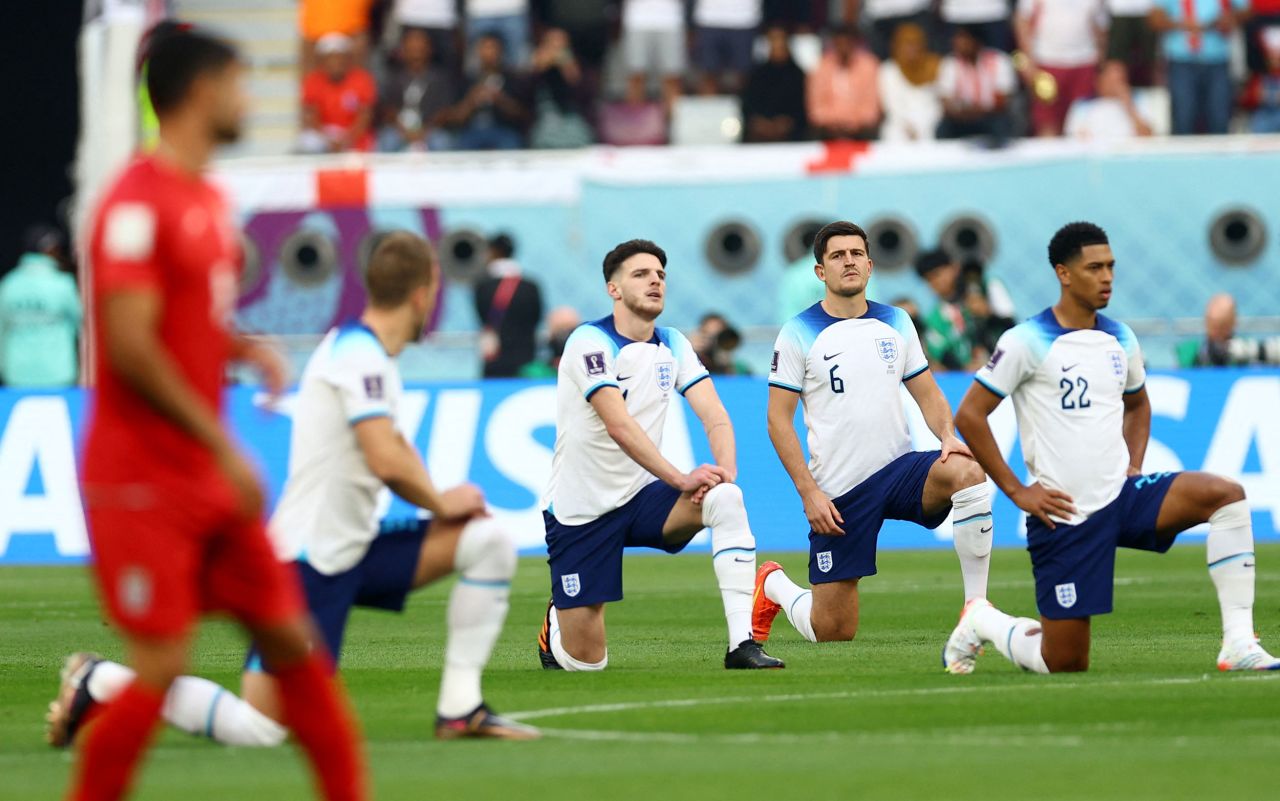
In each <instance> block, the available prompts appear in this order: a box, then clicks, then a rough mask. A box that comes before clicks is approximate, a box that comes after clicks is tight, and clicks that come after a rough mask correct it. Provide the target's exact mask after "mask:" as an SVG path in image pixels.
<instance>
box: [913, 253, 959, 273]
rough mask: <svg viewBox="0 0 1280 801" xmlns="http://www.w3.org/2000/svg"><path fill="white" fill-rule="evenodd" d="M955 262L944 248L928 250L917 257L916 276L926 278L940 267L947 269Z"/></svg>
mask: <svg viewBox="0 0 1280 801" xmlns="http://www.w3.org/2000/svg"><path fill="white" fill-rule="evenodd" d="M954 261H955V259H953V258H951V254H949V253H947V252H946V251H945V250H943V249H942V248H934V249H933V250H926V251H924V252H923V253H921V254H920V255H919V256H916V275H918V276H920V277H921V278H924V277H925V276H927V275H928V274H929V273H931V272H933V271H934V270H936V269H938V268H939V267H946V266H947V265H948V264H951V263H953V262H954Z"/></svg>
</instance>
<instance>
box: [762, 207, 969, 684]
mask: <svg viewBox="0 0 1280 801" xmlns="http://www.w3.org/2000/svg"><path fill="white" fill-rule="evenodd" d="M868 250H869V248H868V247H867V234H866V232H865V231H863V230H862V228H860V227H859V226H857V225H854V224H853V223H851V222H833V223H831V224H830V225H827V226H824V227H823V228H822V230H821V231H819V232H818V235H817V237H816V238H815V239H814V243H813V255H814V259H815V262H816V264H815V267H814V271H815V273H816V274H817V277H818V278H819V279H820V280H821V281H823V282H824V283H825V284H826V287H827V288H826V296H825V297H824V298H823V299H822V300H821V301H820V302H818V303H815V304H814V305H813V306H810V307H809V308H808V309H806V310H805V311H803V312H801V313H800V314H798V315H796V316H795V317H793V318H792V319H791V320H790V321H788V322H787V323H786V324H785V325H784V326H783V327H782V331H781V332H780V333H779V335H778V342H777V344H776V345H775V346H774V348H775V349H774V352H773V365H772V367H771V369H770V371H769V412H768V424H769V439H770V440H771V441H772V442H773V447H774V449H775V450H777V452H778V458H779V459H780V460H781V461H782V465H783V467H785V468H786V470H787V473H788V474H789V475H790V476H791V480H792V481H793V482H794V483H795V485H796V491H797V492H799V493H800V499H801V501H803V503H804V512H805V517H807V518H808V521H809V526H810V532H809V583H810V585H812V589H811V590H806V589H803V588H801V587H799V586H798V585H796V584H795V583H794V582H792V581H791V579H789V578H788V577H787V575H786V573H785V572H784V571H783V570H782V566H781V565H779V564H778V563H777V562H765V563H764V564H763V565H761V566H760V571H759V573H758V574H757V575H756V583H755V598H754V603H753V614H752V618H753V621H752V631H753V636H754V638H755V639H757V640H761V641H763V640H766V639H767V638H768V636H769V630H770V627H771V626H772V625H773V620H774V618H775V617H776V616H777V614H778V612H779V611H783V612H784V613H785V614H786V615H787V618H788V619H789V620H790V621H791V625H793V626H795V628H796V631H798V632H800V635H801V636H802V637H804V638H805V639H806V640H809V641H810V642H828V641H833V640H852V639H853V638H854V635H855V634H857V631H858V582H859V581H860V580H861V579H862V578H863V577H865V576H873V575H875V573H876V543H877V540H878V538H879V533H880V528H881V526H883V525H884V521H885V520H908V521H911V522H913V523H917V524H919V525H921V526H924V527H925V528H936V527H937V526H939V525H940V524H941V523H942V522H943V521H944V520H946V519H947V515H948V514H949V513H951V512H952V510H954V511H955V519H954V522H953V524H952V526H953V532H954V538H955V548H956V552H957V554H959V556H960V567H961V572H962V575H963V579H964V597H965V601H966V602H969V601H972V600H974V599H979V598H985V597H986V594H987V574H988V570H989V567H990V559H991V541H992V523H991V493H990V491H989V490H988V489H987V486H986V476H984V475H983V474H982V469H981V468H980V467H978V463H977V462H975V461H974V460H973V458H972V456H971V454H970V453H969V449H968V448H966V447H965V445H964V443H962V442H961V441H960V440H959V439H958V438H957V437H956V435H955V430H954V429H953V427H952V421H951V408H950V407H949V406H948V405H947V399H946V398H945V397H944V396H943V394H942V390H941V389H939V388H938V384H937V382H936V381H934V379H933V374H932V373H931V372H930V371H929V364H928V362H927V361H926V360H925V356H924V352H923V351H922V350H921V347H920V339H919V336H918V335H917V334H916V329H915V325H914V324H913V323H912V322H911V318H910V316H908V314H907V313H906V312H905V311H903V310H902V309H899V308H897V307H894V306H886V305H884V304H882V303H876V302H874V301H870V300H867V297H866V292H865V290H866V286H867V282H868V280H869V279H870V278H871V271H872V269H873V267H874V263H873V261H872V258H871V254H870V253H869V252H868ZM903 386H906V388H907V392H909V393H911V397H912V398H913V399H914V400H915V402H916V403H917V404H918V405H919V407H920V412H921V414H923V415H924V420H925V422H926V423H927V424H928V426H929V430H930V431H932V432H933V433H934V436H936V437H938V439H939V440H940V441H941V447H940V450H936V451H913V450H911V435H910V433H909V432H908V430H907V419H906V415H905V413H904V411H903V405H902V396H901V387H903ZM801 400H803V401H804V421H805V426H806V427H807V428H808V430H809V462H808V464H806V463H805V459H804V451H803V450H802V449H801V447H800V439H799V438H798V437H797V436H796V430H795V414H796V403H797V402H798V401H801ZM971 667H972V662H969V663H968V664H967V665H966V664H958V665H956V666H955V668H954V672H957V673H963V672H967V670H966V668H971Z"/></svg>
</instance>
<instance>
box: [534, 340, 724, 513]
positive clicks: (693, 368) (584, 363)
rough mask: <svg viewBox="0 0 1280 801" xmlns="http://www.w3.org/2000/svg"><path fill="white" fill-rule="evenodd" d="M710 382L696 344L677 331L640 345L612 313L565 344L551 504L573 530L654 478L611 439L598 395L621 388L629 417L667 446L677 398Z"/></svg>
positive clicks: (545, 499) (547, 498) (559, 378)
mask: <svg viewBox="0 0 1280 801" xmlns="http://www.w3.org/2000/svg"><path fill="white" fill-rule="evenodd" d="M707 377H708V373H707V370H706V368H704V367H703V366H702V362H700V361H698V356H697V354H696V353H694V352H693V346H692V345H690V344H689V340H688V339H686V338H685V336H684V334H682V333H680V332H679V331H677V330H675V329H674V328H657V329H655V330H654V334H653V338H652V339H650V340H649V341H648V342H636V341H635V340H632V339H627V338H626V337H624V336H622V335H621V334H619V333H618V329H617V328H616V327H615V326H614V323H613V316H612V315H610V316H608V317H605V318H603V319H601V320H596V321H594V322H590V323H585V324H583V325H581V326H579V327H578V328H577V329H576V330H574V332H573V333H572V334H570V335H569V340H568V342H566V343H565V347H564V356H563V357H561V359H560V370H559V374H558V376H557V378H556V447H555V454H554V455H553V456H552V459H551V482H550V484H548V486H547V492H546V495H545V496H544V497H543V505H544V507H545V508H546V509H547V510H548V511H550V512H551V514H553V515H555V518H556V520H559V521H560V522H561V523H564V524H565V525H570V526H576V525H581V524H583V523H589V522H591V521H592V520H595V519H597V518H599V517H600V516H601V515H604V514H605V513H607V512H611V511H613V510H614V509H617V508H618V507H620V506H622V505H623V504H625V503H626V502H627V501H629V500H631V499H632V498H633V497H635V494H636V493H637V492H639V491H640V490H641V489H642V488H643V487H644V486H645V485H646V484H648V483H650V482H651V481H653V480H654V477H653V476H652V475H651V474H650V473H649V472H648V471H647V470H645V469H644V468H643V467H641V466H640V465H638V464H636V463H635V462H634V461H632V459H631V457H630V456H627V455H626V454H625V453H623V451H622V448H620V447H618V443H616V442H614V441H613V438H612V437H610V436H609V432H608V431H606V430H605V426H604V421H603V420H601V419H600V415H598V414H596V410H595V408H594V407H593V406H592V405H591V403H590V400H591V396H592V395H594V394H595V393H596V392H598V391H600V390H601V389H603V388H604V387H617V388H618V389H620V390H621V391H622V397H623V399H624V400H625V401H626V404H627V412H628V413H629V414H630V415H631V417H632V418H633V419H634V420H635V421H636V422H637V423H639V424H640V427H641V428H643V429H644V430H645V432H646V433H647V434H648V435H649V439H651V440H653V441H654V443H655V444H657V445H658V446H661V445H662V429H663V425H664V424H665V422H666V419H667V406H668V405H669V404H670V403H671V395H672V393H673V392H679V393H680V394H681V395H683V394H684V393H685V392H686V391H688V389H689V387H692V386H693V385H694V384H696V383H698V382H699V381H701V380H703V379H704V378H707Z"/></svg>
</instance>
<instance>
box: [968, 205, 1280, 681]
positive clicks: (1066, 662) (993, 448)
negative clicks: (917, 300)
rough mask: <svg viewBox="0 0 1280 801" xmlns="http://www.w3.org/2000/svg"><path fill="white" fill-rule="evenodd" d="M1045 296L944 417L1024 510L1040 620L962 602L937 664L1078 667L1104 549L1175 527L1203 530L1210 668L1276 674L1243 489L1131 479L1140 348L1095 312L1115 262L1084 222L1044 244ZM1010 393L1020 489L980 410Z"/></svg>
mask: <svg viewBox="0 0 1280 801" xmlns="http://www.w3.org/2000/svg"><path fill="white" fill-rule="evenodd" d="M1049 264H1050V265H1051V266H1052V267H1053V269H1054V271H1055V273H1057V277H1058V282H1059V284H1060V285H1061V296H1060V297H1059V299H1058V303H1057V305H1055V306H1052V307H1050V308H1048V309H1045V310H1044V311H1042V312H1040V313H1039V314H1037V315H1036V316H1035V317H1032V318H1031V319H1029V320H1027V321H1025V322H1023V323H1021V324H1020V325H1017V326H1015V327H1013V328H1011V329H1010V330H1009V331H1007V332H1006V333H1005V334H1004V336H1002V337H1001V338H1000V341H999V344H998V347H997V348H996V351H995V353H994V354H992V356H991V361H990V362H988V363H987V365H986V366H985V367H983V368H982V369H981V370H979V371H978V374H977V376H976V381H975V383H974V385H973V386H972V387H970V389H969V392H968V394H967V395H966V396H965V398H964V401H963V402H962V403H961V404H960V411H959V412H958V413H957V415H956V420H957V424H958V426H959V428H960V431H961V433H963V434H964V436H965V439H966V440H968V442H969V445H970V447H971V448H972V449H973V452H974V454H975V455H976V456H977V459H978V461H979V462H981V463H982V466H983V467H984V468H985V469H986V471H987V472H988V473H989V474H990V475H991V478H992V479H993V480H994V481H995V482H996V484H997V485H998V486H999V487H1000V489H1001V490H1002V491H1003V492H1004V493H1005V494H1006V495H1008V496H1009V498H1010V499H1011V500H1012V501H1013V502H1014V503H1015V504H1017V505H1018V507H1019V508H1021V509H1022V510H1024V511H1025V512H1027V514H1028V518H1027V549H1028V550H1029V551H1030V552H1031V565H1032V570H1033V572H1034V574H1035V582H1036V604H1037V606H1039V608H1040V620H1039V621H1035V620H1032V619H1030V618H1013V617H1010V616H1008V615H1006V614H1004V613H1002V612H999V611H997V610H995V609H993V608H991V607H990V606H989V605H987V604H982V603H974V604H971V605H970V606H969V607H967V608H966V609H965V613H964V616H963V617H962V619H961V622H960V626H959V627H958V628H957V629H956V632H955V633H953V634H952V637H951V640H950V641H949V642H948V644H947V648H946V651H945V655H944V660H945V661H947V662H948V664H950V663H953V662H969V663H972V660H973V659H974V657H975V656H976V655H977V652H978V650H979V648H980V647H981V645H982V643H983V642H991V643H993V644H994V645H995V646H996V648H997V649H998V650H999V651H1000V653H1002V654H1003V655H1004V656H1005V657H1007V658H1008V659H1009V660H1010V661H1012V662H1013V663H1014V664H1017V665H1019V666H1021V667H1023V668H1025V669H1027V670H1031V671H1035V672H1037V673H1058V672H1067V671H1081V670H1086V669H1088V667H1089V639H1090V637H1089V633H1090V629H1089V621H1090V618H1091V617H1092V616H1093V615H1105V614H1107V613H1109V612H1110V611H1111V603H1112V591H1113V576H1114V573H1115V558H1116V548H1117V547H1122V548H1135V549H1138V550H1143V551H1155V552H1157V553H1164V552H1165V551H1167V550H1169V548H1170V546H1172V545H1173V541H1174V537H1176V536H1177V535H1178V534H1179V533H1180V532H1182V531H1185V530H1187V529H1188V528H1191V527H1192V526H1195V525H1198V524H1200V523H1205V522H1207V523H1208V524H1209V536H1208V540H1207V545H1208V562H1209V576H1210V577H1211V578H1212V579H1213V584H1214V587H1215V588H1216V589H1217V591H1218V602H1219V605H1220V606H1221V608H1222V650H1221V651H1220V652H1219V654H1218V669H1219V670H1277V669H1280V660H1277V659H1276V658H1274V657H1272V656H1271V655H1270V654H1268V653H1267V652H1266V651H1265V650H1263V649H1262V646H1261V645H1260V644H1259V643H1258V640H1257V637H1256V636H1255V634H1254V630H1253V596H1254V554H1253V528H1252V526H1251V524H1250V520H1249V506H1248V503H1247V502H1246V501H1245V497H1244V490H1243V489H1241V487H1240V485H1239V484H1237V483H1236V482H1234V481H1230V480H1228V479H1225V478H1222V477H1220V476H1215V475H1211V474H1209V473H1194V472H1186V473H1155V474H1151V475H1142V470H1141V468H1142V460H1143V456H1144V455H1145V453H1146V450H1147V439H1148V436H1149V434H1150V431H1151V402H1150V400H1149V399H1148V398H1147V391H1146V388H1145V381H1146V372H1145V370H1144V368H1143V364H1142V352H1141V350H1140V349H1139V347H1138V341H1137V339H1136V338H1135V337H1134V335H1133V331H1132V330H1131V329H1130V328H1129V326H1127V325H1125V324H1124V323H1120V322H1116V321H1115V320H1111V319H1109V318H1107V317H1105V316H1103V315H1101V314H1099V313H1098V310H1099V309H1103V308H1106V306H1107V303H1108V302H1109V301H1110V299H1111V291H1112V281H1113V279H1114V277H1115V264H1116V259H1115V256H1114V255H1113V254H1112V251H1111V245H1110V243H1109V242H1108V240H1107V235H1106V233H1104V232H1103V230H1102V229H1101V228H1099V227H1098V226H1096V225H1094V224H1092V223H1084V222H1077V223H1071V224H1069V225H1066V226H1064V227H1063V228H1062V229H1061V230H1059V231H1058V232H1057V233H1056V234H1055V235H1054V237H1053V240H1052V241H1051V242H1050V243H1049ZM1009 395H1012V396H1013V400H1014V409H1015V410H1016V412H1017V416H1018V431H1019V436H1020V437H1021V438H1022V452H1023V454H1024V456H1025V457H1026V462H1027V469H1028V471H1029V473H1030V474H1031V477H1032V479H1033V482H1032V483H1031V485H1030V486H1024V485H1023V484H1022V482H1021V481H1019V480H1018V478H1017V476H1015V475H1014V473H1013V471H1012V470H1011V469H1010V468H1009V465H1008V464H1007V463H1006V462H1005V461H1004V458H1003V457H1002V456H1001V455H1000V449H999V447H998V446H997V445H996V442H995V438H994V437H993V436H992V433H991V427H990V425H989V424H988V423H987V417H988V416H989V415H990V414H991V412H992V411H994V410H995V408H996V406H998V405H999V404H1000V401H1001V400H1003V399H1004V398H1005V397H1006V396H1009Z"/></svg>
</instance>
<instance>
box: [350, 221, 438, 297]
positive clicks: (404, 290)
mask: <svg viewBox="0 0 1280 801" xmlns="http://www.w3.org/2000/svg"><path fill="white" fill-rule="evenodd" d="M435 267H436V256H435V251H433V250H432V249H431V244H430V243H429V242H427V240H425V239H423V238H422V237H420V236H418V235H417V234H414V233H410V232H409V231H392V232H390V233H388V234H384V235H383V237H382V239H381V240H380V241H379V242H378V246H377V247H375V248H374V249H373V255H371V256H370V257H369V267H368V268H367V269H366V270H365V274H364V284H365V288H366V289H367V290H368V292H369V303H370V305H372V306H374V307H376V308H380V309H394V308H395V307H397V306H399V305H400V304H402V303H404V302H405V301H406V300H408V299H409V295H410V294H411V293H412V292H413V290H415V289H417V288H418V287H420V286H425V285H428V284H430V283H431V282H432V280H433V279H434V276H435Z"/></svg>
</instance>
